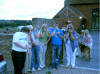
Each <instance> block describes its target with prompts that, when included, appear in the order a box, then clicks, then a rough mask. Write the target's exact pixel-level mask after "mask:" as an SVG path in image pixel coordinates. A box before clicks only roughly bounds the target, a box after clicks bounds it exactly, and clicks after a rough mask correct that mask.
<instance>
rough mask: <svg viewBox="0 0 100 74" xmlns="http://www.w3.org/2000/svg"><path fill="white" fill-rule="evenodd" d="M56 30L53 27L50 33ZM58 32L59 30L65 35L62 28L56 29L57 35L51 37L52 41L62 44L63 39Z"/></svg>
mask: <svg viewBox="0 0 100 74" xmlns="http://www.w3.org/2000/svg"><path fill="white" fill-rule="evenodd" d="M54 30H55V29H54V28H52V29H51V30H50V33H52V32H54ZM57 32H59V33H60V35H61V36H63V32H62V30H61V29H58V30H56V33H55V35H54V36H53V37H52V38H51V43H52V44H53V45H62V39H61V38H60V37H59V36H58V34H57Z"/></svg>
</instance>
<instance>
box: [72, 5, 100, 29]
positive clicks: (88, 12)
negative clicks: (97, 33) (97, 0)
mask: <svg viewBox="0 0 100 74" xmlns="http://www.w3.org/2000/svg"><path fill="white" fill-rule="evenodd" d="M72 6H73V7H74V8H77V9H78V10H79V11H80V12H82V13H83V14H84V15H85V16H86V17H87V25H88V26H89V27H90V28H91V27H92V9H95V8H99V4H94V5H93V4H91V5H72Z"/></svg>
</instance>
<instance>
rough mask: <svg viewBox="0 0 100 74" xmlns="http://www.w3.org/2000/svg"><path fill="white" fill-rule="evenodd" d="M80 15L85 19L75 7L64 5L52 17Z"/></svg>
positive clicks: (77, 16) (75, 16)
mask: <svg viewBox="0 0 100 74" xmlns="http://www.w3.org/2000/svg"><path fill="white" fill-rule="evenodd" d="M80 16H81V17H83V18H85V19H86V18H87V17H86V16H85V15H83V14H82V13H81V12H80V11H79V10H78V9H77V8H74V7H72V6H66V7H64V8H63V9H62V10H61V11H60V12H59V13H58V14H57V15H56V16H55V17H54V18H68V17H71V18H79V17H80Z"/></svg>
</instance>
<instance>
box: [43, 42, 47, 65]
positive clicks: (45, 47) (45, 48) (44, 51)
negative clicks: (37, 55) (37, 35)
mask: <svg viewBox="0 0 100 74" xmlns="http://www.w3.org/2000/svg"><path fill="white" fill-rule="evenodd" d="M46 50H47V45H45V44H44V45H43V67H45V54H46Z"/></svg>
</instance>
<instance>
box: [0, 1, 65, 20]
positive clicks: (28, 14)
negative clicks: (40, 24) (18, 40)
mask: <svg viewBox="0 0 100 74" xmlns="http://www.w3.org/2000/svg"><path fill="white" fill-rule="evenodd" d="M63 7H64V0H0V19H7V20H12V19H13V20H32V18H47V19H52V18H53V17H54V16H55V15H56V14H57V13H58V12H59V11H60V10H61V9H62V8H63Z"/></svg>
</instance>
